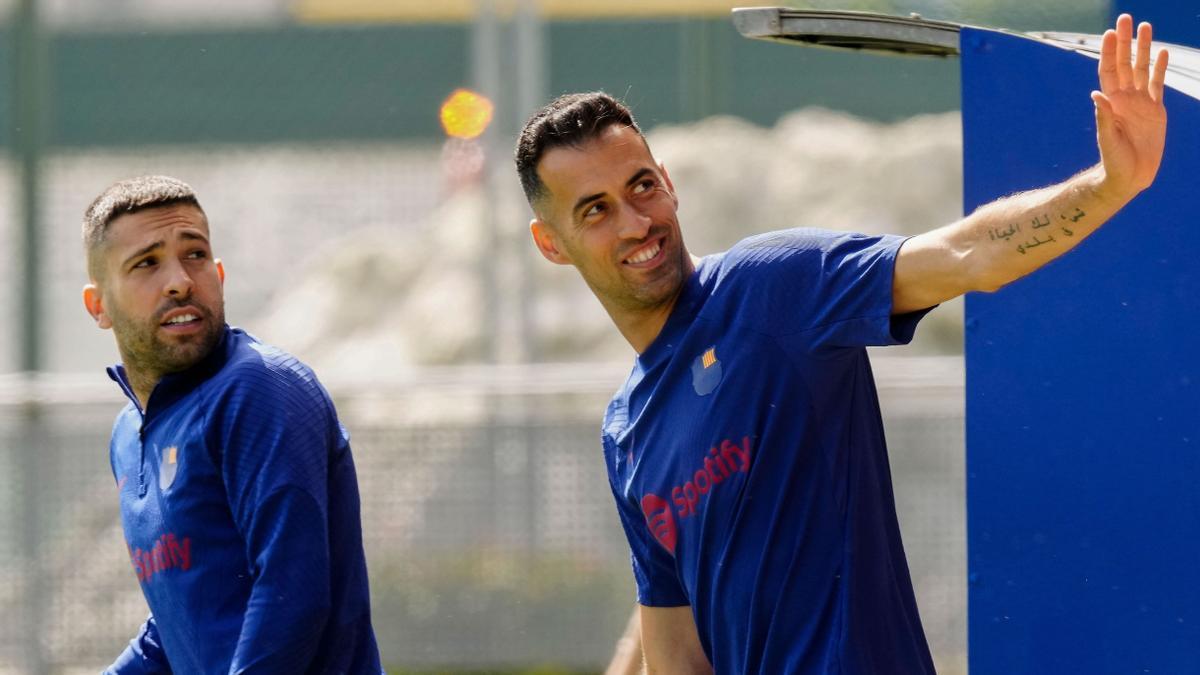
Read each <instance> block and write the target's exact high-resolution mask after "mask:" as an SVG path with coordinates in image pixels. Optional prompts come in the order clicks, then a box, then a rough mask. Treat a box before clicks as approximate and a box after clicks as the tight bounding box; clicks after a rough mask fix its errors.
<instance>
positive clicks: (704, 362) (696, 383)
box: [692, 346, 721, 396]
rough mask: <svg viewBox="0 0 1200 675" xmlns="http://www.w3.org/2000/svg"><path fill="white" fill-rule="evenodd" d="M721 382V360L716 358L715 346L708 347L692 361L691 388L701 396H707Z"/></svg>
mask: <svg viewBox="0 0 1200 675" xmlns="http://www.w3.org/2000/svg"><path fill="white" fill-rule="evenodd" d="M720 383H721V361H720V360H719V359H717V348H716V346H712V347H709V348H708V349H706V350H704V353H703V354H701V355H700V356H697V357H696V360H695V361H693V362H692V388H694V389H695V390H696V393H697V394H699V395H701V396H708V395H709V394H711V393H712V392H713V390H714V389H716V388H717V385H718V384H720Z"/></svg>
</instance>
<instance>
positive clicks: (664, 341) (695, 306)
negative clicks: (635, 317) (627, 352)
mask: <svg viewBox="0 0 1200 675" xmlns="http://www.w3.org/2000/svg"><path fill="white" fill-rule="evenodd" d="M704 262H705V261H704V260H701V261H700V264H699V265H697V266H696V269H695V270H693V271H692V273H691V274H690V275H689V276H688V278H687V279H686V280H685V281H684V282H683V289H681V290H680V291H679V298H678V299H676V300H675V306H674V307H672V308H671V314H670V316H668V317H667V321H666V323H664V324H663V327H662V330H660V331H659V332H658V335H657V336H655V338H654V341H653V342H651V343H650V346H649V347H647V348H646V350H645V351H643V352H642V353H641V354H639V355H638V358H637V360H638V364H639V365H641V366H642V367H644V368H647V369H648V368H649V367H651V366H653V365H654V364H655V363H658V362H659V361H661V360H662V359H666V358H670V354H671V352H673V351H674V350H675V345H676V344H678V343H679V338H680V337H682V336H683V333H684V332H685V331H686V330H687V327H688V326H690V325H691V323H692V319H694V318H695V317H696V314H697V313H698V312H699V311H700V305H702V304H703V299H704V297H703V294H702V293H701V292H700V285H701V284H700V274H701V267H702V266H703V265H704Z"/></svg>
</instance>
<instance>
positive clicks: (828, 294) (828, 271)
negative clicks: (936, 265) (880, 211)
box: [725, 229, 929, 351]
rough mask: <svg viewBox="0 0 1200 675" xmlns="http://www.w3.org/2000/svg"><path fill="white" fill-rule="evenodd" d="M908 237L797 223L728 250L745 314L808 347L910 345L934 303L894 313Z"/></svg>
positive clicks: (769, 330)
mask: <svg viewBox="0 0 1200 675" xmlns="http://www.w3.org/2000/svg"><path fill="white" fill-rule="evenodd" d="M904 241H905V238H904V237H898V236H894V235H882V236H868V235H862V234H853V233H843V232H832V231H828V230H814V229H794V230H783V231H780V232H772V233H768V234H765V235H760V236H757V237H751V238H749V239H746V240H744V241H743V242H741V243H739V244H738V245H737V246H735V247H734V249H732V250H731V251H730V253H731V254H732V255H730V256H727V258H726V263H725V264H726V266H728V267H729V268H730V270H729V273H730V275H731V276H730V280H731V282H732V283H729V284H727V285H728V286H729V290H730V292H736V293H739V295H740V296H741V297H743V298H744V299H745V303H744V305H745V309H744V310H743V311H749V312H753V313H754V314H755V315H756V316H752V317H743V318H748V319H750V320H751V321H752V322H756V323H758V324H759V325H760V326H761V328H762V330H763V332H765V333H768V334H771V335H773V336H775V337H779V338H786V339H787V340H788V341H789V342H792V343H798V346H800V347H802V348H804V349H806V350H808V351H820V350H822V349H826V348H838V347H867V346H876V345H894V344H905V343H907V342H909V341H911V340H912V337H913V333H914V332H915V330H916V325H917V323H918V322H919V321H920V320H921V318H922V317H923V316H924V315H925V313H926V312H928V311H929V310H928V309H926V310H922V311H919V312H913V313H910V314H903V315H898V316H893V315H892V283H893V273H894V270H895V263H896V255H897V254H898V253H899V250H900V246H901V245H902V244H903V243H904Z"/></svg>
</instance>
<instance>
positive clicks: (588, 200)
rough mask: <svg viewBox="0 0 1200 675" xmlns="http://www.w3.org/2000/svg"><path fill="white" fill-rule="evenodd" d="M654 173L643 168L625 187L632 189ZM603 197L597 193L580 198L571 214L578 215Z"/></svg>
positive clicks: (626, 182) (601, 193) (602, 194)
mask: <svg viewBox="0 0 1200 675" xmlns="http://www.w3.org/2000/svg"><path fill="white" fill-rule="evenodd" d="M652 173H654V171H652V170H651V169H650V168H649V167H643V168H642V169H641V170H640V171H638V172H637V173H635V174H633V176H632V177H630V179H629V180H627V181H625V187H630V186H632V185H634V184H635V183H637V182H638V181H640V180H641V179H642V178H644V177H645V176H646V174H652ZM603 196H604V193H603V192H597V193H596V194H594V195H587V196H584V197H580V198H579V199H578V200H576V201H575V206H573V207H572V208H571V213H573V214H578V213H579V209H581V208H583V207H584V206H587V205H588V204H590V203H591V202H594V201H596V200H597V199H600V198H601V197H603Z"/></svg>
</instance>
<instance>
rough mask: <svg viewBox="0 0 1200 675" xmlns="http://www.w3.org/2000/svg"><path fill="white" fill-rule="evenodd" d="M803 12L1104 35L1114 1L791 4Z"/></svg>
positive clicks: (825, 0) (839, 0) (829, 0)
mask: <svg viewBox="0 0 1200 675" xmlns="http://www.w3.org/2000/svg"><path fill="white" fill-rule="evenodd" d="M787 4H788V5H789V6H791V7H796V8H802V9H845V10H856V11H863V12H878V13H880V14H898V15H902V16H906V15H908V14H910V13H916V14H920V15H921V16H923V17H925V18H926V19H938V20H942V21H955V22H959V23H967V24H975V25H983V26H991V27H996V28H1008V29H1012V30H1044V31H1072V32H1081V33H1098V32H1101V31H1102V30H1103V29H1104V27H1105V25H1106V23H1107V22H1108V14H1109V7H1110V0H1068V1H1066V2H1060V3H1053V2H1046V3H1042V2H1014V0H790V1H789V2H787Z"/></svg>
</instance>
